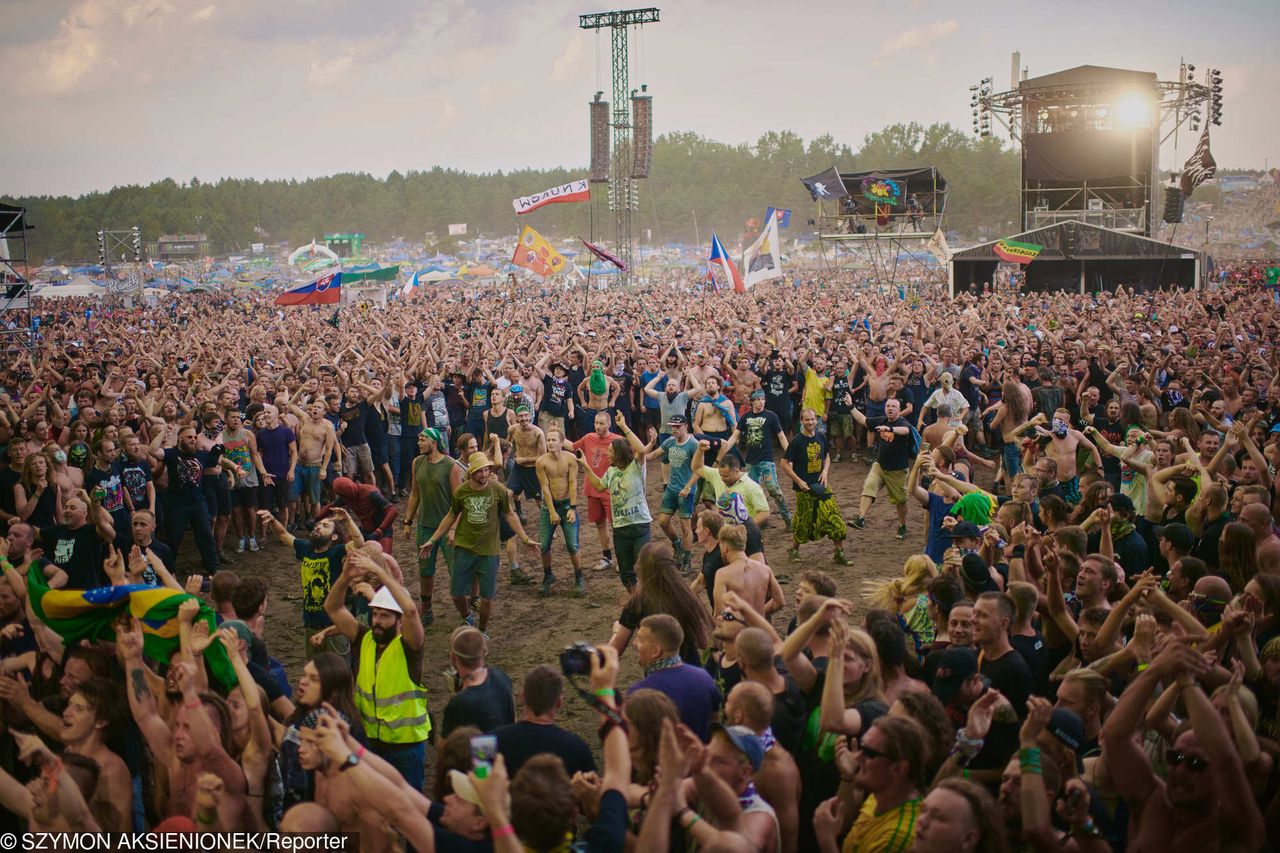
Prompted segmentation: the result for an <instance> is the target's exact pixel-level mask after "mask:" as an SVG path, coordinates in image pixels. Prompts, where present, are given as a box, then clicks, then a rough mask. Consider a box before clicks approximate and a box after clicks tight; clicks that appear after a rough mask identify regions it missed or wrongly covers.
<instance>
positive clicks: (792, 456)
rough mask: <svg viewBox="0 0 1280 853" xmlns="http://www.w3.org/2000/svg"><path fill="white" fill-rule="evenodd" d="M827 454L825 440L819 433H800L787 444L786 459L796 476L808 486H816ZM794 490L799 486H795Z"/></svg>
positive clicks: (798, 489)
mask: <svg viewBox="0 0 1280 853" xmlns="http://www.w3.org/2000/svg"><path fill="white" fill-rule="evenodd" d="M826 455H827V440H826V439H825V438H823V437H822V436H821V435H813V436H808V435H805V434H804V433H800V434H799V435H797V436H796V437H795V438H793V439H792V440H791V444H790V445H788V446H787V461H788V462H790V463H791V467H792V468H794V469H795V472H796V476H798V477H799V478H800V479H801V480H804V481H805V482H806V483H808V484H809V485H810V486H816V485H817V484H818V480H819V478H820V477H821V476H822V460H823V459H824V458H825V457H826ZM795 488H796V491H800V487H799V486H796V487H795Z"/></svg>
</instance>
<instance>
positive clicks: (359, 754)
mask: <svg viewBox="0 0 1280 853" xmlns="http://www.w3.org/2000/svg"><path fill="white" fill-rule="evenodd" d="M366 752H368V750H367V749H366V748H365V745H364V744H360V748H359V749H357V750H356V758H358V759H360V760H361V761H363V760H364V754H365V753H366Z"/></svg>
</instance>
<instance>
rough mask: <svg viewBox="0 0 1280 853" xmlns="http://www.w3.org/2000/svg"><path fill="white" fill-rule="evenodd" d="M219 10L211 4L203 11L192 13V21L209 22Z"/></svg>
mask: <svg viewBox="0 0 1280 853" xmlns="http://www.w3.org/2000/svg"><path fill="white" fill-rule="evenodd" d="M217 9H218V7H217V6H215V5H214V4H212V3H210V4H209V5H208V6H205V7H203V8H201V9H196V10H195V11H194V12H192V13H191V20H193V21H207V20H209V19H210V18H212V17H213V13H214V12H216V11H217Z"/></svg>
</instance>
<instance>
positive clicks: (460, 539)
mask: <svg viewBox="0 0 1280 853" xmlns="http://www.w3.org/2000/svg"><path fill="white" fill-rule="evenodd" d="M450 511H451V512H452V513H453V514H454V515H456V516H457V517H458V523H457V527H456V528H455V530H454V534H453V544H454V545H455V546H457V547H458V548H465V549H466V550H468V551H470V552H471V553H472V554H477V555H479V556H481V557H496V556H497V555H498V554H501V553H502V542H501V541H500V540H499V537H498V532H499V527H498V516H499V514H502V515H505V514H506V513H509V512H511V499H510V497H509V496H508V495H507V490H506V488H504V487H503V486H502V485H501V484H500V483H499V482H498V481H497V480H490V481H489V485H487V486H485V487H484V488H483V489H477V488H476V487H475V486H473V485H471V481H470V480H467V481H465V482H463V484H462V485H461V486H459V487H458V490H457V491H456V492H454V493H453V504H452V505H451V506H450Z"/></svg>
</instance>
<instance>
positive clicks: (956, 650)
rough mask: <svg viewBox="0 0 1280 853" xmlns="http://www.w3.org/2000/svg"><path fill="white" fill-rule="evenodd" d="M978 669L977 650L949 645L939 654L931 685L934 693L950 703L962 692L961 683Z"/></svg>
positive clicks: (941, 699)
mask: <svg viewBox="0 0 1280 853" xmlns="http://www.w3.org/2000/svg"><path fill="white" fill-rule="evenodd" d="M977 671H978V653H977V652H975V651H974V650H973V649H971V648H969V647H968V646H948V647H947V648H945V649H943V650H942V651H941V652H940V653H939V654H938V666H937V668H936V669H935V670H934V676H933V685H932V687H931V689H932V690H933V695H934V696H936V697H938V701H939V702H941V703H942V704H944V705H946V704H949V703H950V702H951V700H952V699H954V698H956V694H957V693H959V692H960V685H962V684H964V683H965V681H966V680H968V678H969V676H971V675H973V674H974V673H975V672H977Z"/></svg>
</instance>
